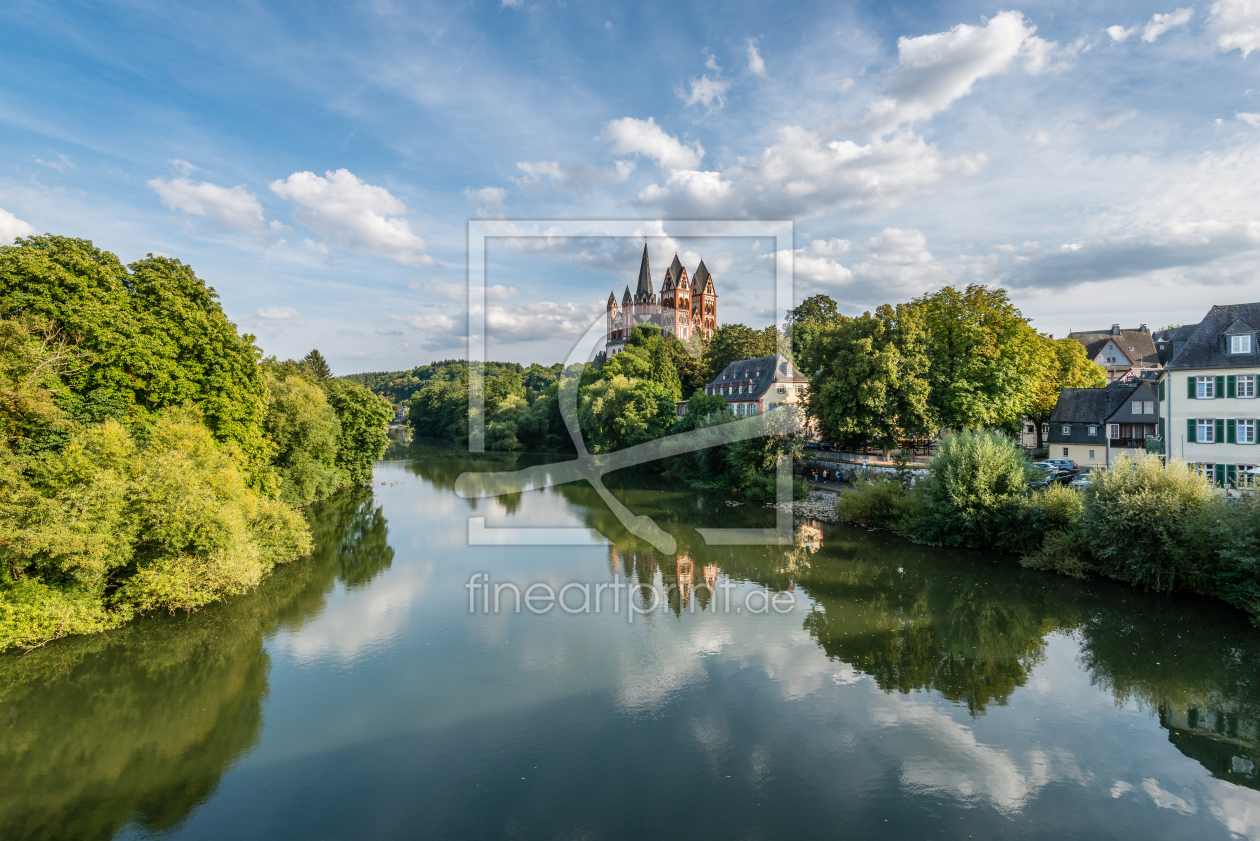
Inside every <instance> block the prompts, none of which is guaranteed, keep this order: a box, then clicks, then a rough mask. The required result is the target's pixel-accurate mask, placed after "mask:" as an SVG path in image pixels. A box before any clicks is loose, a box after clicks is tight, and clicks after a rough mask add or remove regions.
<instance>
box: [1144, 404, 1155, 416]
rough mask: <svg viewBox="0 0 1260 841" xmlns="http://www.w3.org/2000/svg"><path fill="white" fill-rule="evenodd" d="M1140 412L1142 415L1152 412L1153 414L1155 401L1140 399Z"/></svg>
mask: <svg viewBox="0 0 1260 841" xmlns="http://www.w3.org/2000/svg"><path fill="white" fill-rule="evenodd" d="M1142 414H1144V415H1153V414H1155V401H1154V400H1143V401H1142Z"/></svg>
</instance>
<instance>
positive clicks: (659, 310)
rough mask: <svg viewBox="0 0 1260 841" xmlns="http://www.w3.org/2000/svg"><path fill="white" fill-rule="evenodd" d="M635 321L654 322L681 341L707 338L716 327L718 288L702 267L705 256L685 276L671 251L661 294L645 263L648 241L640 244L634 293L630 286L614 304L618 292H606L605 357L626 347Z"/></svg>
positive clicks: (646, 260)
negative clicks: (691, 272) (695, 336)
mask: <svg viewBox="0 0 1260 841" xmlns="http://www.w3.org/2000/svg"><path fill="white" fill-rule="evenodd" d="M636 324H655V325H657V326H658V327H660V328H661V331H662V332H664V333H673V334H674V335H675V336H677V337H678V338H679V339H682V340H683V341H684V342H685V341H687V340H688V339H689V338H691V337H692V336H693V335H699V336H701V337H703V338H704V339H709V338H710V337H712V335H713V330H714V329H715V328H716V327H717V292H716V291H715V290H714V287H713V275H711V274H709V270H708V269H706V268H705V267H704V260H701V261H700V265H698V266H696V273H695V275H693V276H692V277H691V279H690V280H688V279H687V270H686V269H684V268H683V265H682V263H681V262H679V260H678V255H677V254H675V255H674V262H672V263H670V264H669V269H668V270H666V272H665V280H664V282H662V283H661V291H660V294H659V295H657V293H656V292H655V291H654V290H653V289H652V270H651V268H650V267H649V266H648V250H647V245H644V246H643V262H642V263H640V264H639V285H638V288H637V289H636V290H635V293H634V296H633V297H631V295H630V287H629V286H627V287H626V294H625V295H623V296H622V298H621V305H620V306H618V305H617V296H616V295H615V294H614V293H612V292H609V293H608V339H607V344H606V345H605V348H604V353H605V354H606V356H605V358H606V359H611V358H612V357H613V356H615V355H616V354H618V353H620V352H621V351H622V350H624V349H625V347H626V342H627V341H629V339H630V331H631V330H633V329H634V327H635V325H636Z"/></svg>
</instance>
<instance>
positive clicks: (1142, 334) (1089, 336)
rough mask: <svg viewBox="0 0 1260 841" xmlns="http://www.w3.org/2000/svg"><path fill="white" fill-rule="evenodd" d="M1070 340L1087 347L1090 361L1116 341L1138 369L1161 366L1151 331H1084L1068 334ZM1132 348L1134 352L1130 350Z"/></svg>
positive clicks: (1086, 351) (1086, 350)
mask: <svg viewBox="0 0 1260 841" xmlns="http://www.w3.org/2000/svg"><path fill="white" fill-rule="evenodd" d="M1068 338H1069V339H1075V340H1076V341H1078V342H1080V343H1081V344H1083V345H1084V346H1085V353H1086V355H1087V356H1089V358H1090V359H1093V358H1094V357H1095V356H1097V355H1098V352H1099V351H1101V350H1102V349H1103V346H1105V345H1106V344H1107V342H1110V341H1114V342H1115V343H1116V345H1117V346H1118V347H1119V348H1120V350H1121V352H1122V353H1124V355H1125V356H1127V357H1129V359H1130V360H1131V361H1132V363H1133V365H1134V366H1135V367H1138V368H1154V367H1156V366H1158V365H1159V352H1158V351H1156V349H1155V341H1154V340H1153V339H1152V338H1151V334H1150V332H1149V331H1147V330H1144V329H1138V330H1119V331H1117V332H1112V331H1111V330H1082V331H1079V332H1072V333H1068ZM1130 348H1132V350H1130Z"/></svg>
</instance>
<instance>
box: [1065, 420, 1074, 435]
mask: <svg viewBox="0 0 1260 841" xmlns="http://www.w3.org/2000/svg"><path fill="white" fill-rule="evenodd" d="M1063 434H1064V435H1071V434H1072V427H1071V426H1070V425H1068V424H1066V423H1065V424H1063Z"/></svg>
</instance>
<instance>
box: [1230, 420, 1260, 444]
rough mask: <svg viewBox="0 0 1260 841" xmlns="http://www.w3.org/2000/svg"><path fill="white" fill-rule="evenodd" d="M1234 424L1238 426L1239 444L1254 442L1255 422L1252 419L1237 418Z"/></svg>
mask: <svg viewBox="0 0 1260 841" xmlns="http://www.w3.org/2000/svg"><path fill="white" fill-rule="evenodd" d="M1235 425H1236V426H1237V428H1238V443H1239V444H1254V443H1256V422H1255V420H1254V419H1248V420H1238V421H1235Z"/></svg>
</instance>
